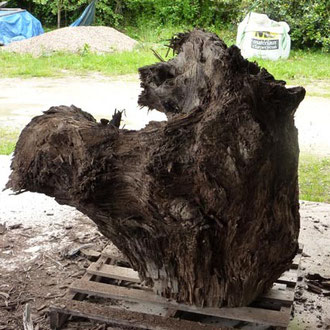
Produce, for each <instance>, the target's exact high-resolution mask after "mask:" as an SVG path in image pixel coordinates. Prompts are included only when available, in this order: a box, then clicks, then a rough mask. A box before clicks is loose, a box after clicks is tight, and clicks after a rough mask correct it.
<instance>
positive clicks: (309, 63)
mask: <svg viewBox="0 0 330 330" xmlns="http://www.w3.org/2000/svg"><path fill="white" fill-rule="evenodd" d="M190 29H192V27H189V26H188V27H166V28H164V27H153V28H151V27H142V28H134V27H127V28H125V31H123V32H124V33H126V34H128V35H129V36H131V37H132V38H135V39H136V40H138V41H139V43H140V44H139V46H138V47H137V48H136V49H135V50H134V51H132V52H121V53H112V54H104V55H101V54H94V53H91V52H89V50H88V46H86V47H85V49H82V50H81V52H80V53H79V54H70V53H54V54H51V55H49V54H48V55H46V54H45V55H43V56H40V57H37V58H35V57H33V56H31V55H26V54H25V55H21V54H12V53H7V52H1V51H0V66H1V69H0V73H1V76H2V77H22V78H30V77H59V76H65V75H87V74H89V73H91V72H93V73H95V72H97V73H100V74H103V75H106V76H114V75H125V74H132V73H137V70H138V68H139V67H141V66H144V65H148V64H152V63H155V62H157V61H158V60H157V59H156V58H155V56H154V55H153V53H152V51H151V48H152V49H155V50H157V52H158V53H160V55H161V56H162V57H163V58H164V57H165V54H166V52H167V48H166V45H167V44H168V40H169V39H170V38H171V36H173V34H175V33H178V32H182V31H187V30H190ZM210 30H211V31H212V32H215V33H217V34H218V35H219V36H220V37H221V38H222V39H223V40H224V41H225V42H226V43H227V44H228V45H232V44H234V42H235V33H236V30H235V29H234V28H232V29H227V30H224V31H220V30H219V29H215V28H210ZM169 58H170V57H169ZM255 60H256V61H257V62H258V64H259V65H260V66H262V67H265V68H266V69H267V70H268V71H269V72H270V73H272V74H273V75H274V77H275V78H276V79H282V80H286V81H287V83H288V84H291V85H303V86H306V85H311V86H313V85H314V82H315V81H316V80H317V81H318V83H319V84H321V85H322V86H321V87H320V90H321V91H320V90H314V89H313V88H312V89H311V90H309V89H307V92H308V93H309V95H314V96H324V97H330V92H329V91H328V90H329V89H328V86H329V84H330V79H329V77H330V56H329V54H326V53H322V52H320V51H310V50H306V51H301V50H292V51H291V54H290V57H289V59H288V60H280V61H267V60H262V59H255Z"/></svg>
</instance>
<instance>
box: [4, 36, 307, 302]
mask: <svg viewBox="0 0 330 330" xmlns="http://www.w3.org/2000/svg"><path fill="white" fill-rule="evenodd" d="M171 47H172V48H173V50H174V51H175V53H177V56H176V57H175V58H174V59H172V60H170V61H168V62H161V63H157V64H155V65H152V66H147V67H143V68H141V69H140V76H141V81H142V87H143V92H142V94H141V96H140V98H139V104H140V105H143V106H148V107H149V108H151V109H157V110H159V111H162V112H164V113H165V114H166V115H167V116H168V122H151V123H149V125H148V126H147V127H146V128H144V129H142V130H140V131H128V130H124V129H118V128H117V127H115V126H114V125H112V124H110V123H107V122H106V121H103V123H97V122H96V121H95V119H94V118H93V117H92V116H91V115H89V114H87V113H85V112H83V111H81V110H80V109H78V108H76V107H74V106H71V107H65V106H60V107H52V108H51V109H49V110H48V111H46V112H45V113H44V114H43V115H42V116H39V117H35V118H33V120H32V121H31V122H30V124H29V125H28V126H27V127H26V128H25V129H24V130H23V132H22V134H21V136H20V138H19V141H18V144H17V146H16V150H15V157H14V160H13V163H12V170H13V172H12V174H11V176H10V180H9V182H8V184H7V187H8V188H12V189H13V190H15V191H18V192H21V191H24V190H29V191H35V192H41V193H44V194H47V195H49V196H53V197H55V199H56V200H57V201H58V202H59V203H61V204H68V205H72V206H74V207H76V208H77V209H78V210H80V211H81V212H83V213H84V214H86V215H88V216H89V217H90V218H91V219H92V220H93V221H94V222H95V223H96V224H97V225H98V227H99V229H100V231H101V232H102V233H103V234H104V235H105V236H107V237H108V238H109V239H111V241H112V242H113V243H114V244H115V245H116V246H117V247H118V248H119V249H120V250H121V251H122V252H123V253H124V254H125V255H126V256H127V258H128V259H129V260H130V262H131V264H132V266H133V267H134V269H136V270H137V271H138V272H139V274H140V276H141V278H142V279H143V280H145V281H146V283H147V284H149V285H151V286H153V288H154V290H155V292H157V293H159V294H162V295H164V296H165V297H169V298H174V299H176V300H177V301H180V302H186V303H190V304H196V305H200V306H203V305H204V306H242V305H246V304H249V303H250V302H251V301H253V300H254V299H255V298H256V297H257V296H258V295H259V294H260V293H261V292H263V291H264V290H266V289H268V288H269V287H270V286H271V285H272V283H273V282H274V281H275V280H276V279H277V278H278V277H279V276H280V274H281V273H282V272H283V271H285V270H286V269H287V267H288V266H289V265H290V262H291V260H292V258H293V257H294V255H295V253H296V251H297V247H298V233H299V212H298V209H299V204H298V188H297V187H298V182H297V181H298V178H297V165H298V154H299V149H298V142H297V130H296V128H295V126H294V118H293V116H294V113H295V110H296V108H297V106H298V105H299V103H300V102H301V101H302V99H303V98H304V95H305V90H304V89H303V88H302V87H297V88H288V89H287V88H285V86H284V82H282V81H276V80H275V79H274V78H273V76H272V75H270V74H269V73H268V72H267V71H266V70H261V69H260V68H259V67H258V66H257V65H256V64H254V63H250V62H248V61H247V60H244V59H243V58H242V57H241V55H240V51H239V49H238V48H236V47H235V46H232V47H230V48H227V47H226V45H225V44H224V43H223V42H222V41H221V40H220V39H219V38H218V37H217V36H216V35H214V34H212V33H206V32H203V31H200V30H194V31H192V32H189V33H185V34H179V35H178V36H177V37H176V38H174V39H173V40H172V44H171ZM68 221H70V220H69V219H68Z"/></svg>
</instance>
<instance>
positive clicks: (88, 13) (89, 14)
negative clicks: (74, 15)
mask: <svg viewBox="0 0 330 330" xmlns="http://www.w3.org/2000/svg"><path fill="white" fill-rule="evenodd" d="M96 1H97V0H92V2H91V3H90V4H89V5H88V6H87V7H86V9H85V10H84V12H83V13H82V15H81V16H80V17H79V18H78V19H77V20H76V21H74V22H73V23H72V24H71V25H70V26H88V25H92V24H93V22H94V19H95V5H96Z"/></svg>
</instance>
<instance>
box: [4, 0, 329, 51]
mask: <svg viewBox="0 0 330 330" xmlns="http://www.w3.org/2000/svg"><path fill="white" fill-rule="evenodd" d="M59 1H60V7H61V10H62V12H63V14H62V23H63V25H69V24H70V23H72V22H73V21H74V20H75V19H76V18H77V17H79V15H80V14H81V13H82V11H83V9H84V8H85V7H86V6H87V4H88V3H89V2H90V0H22V1H18V0H10V3H9V5H10V6H13V7H15V6H19V7H22V8H27V9H29V10H30V11H32V13H33V14H34V15H35V16H36V17H38V18H39V19H40V20H41V22H42V24H43V25H44V26H55V25H56V13H57V10H58V2H59ZM251 10H254V11H257V12H262V13H265V14H267V15H268V16H269V17H270V18H272V19H274V20H277V21H285V22H287V23H288V24H289V26H290V28H291V32H290V34H291V39H292V45H293V48H319V49H322V50H323V51H326V52H328V51H329V50H330V38H329V31H330V20H329V17H330V6H329V0H304V1H301V0H262V1H261V0H176V1H172V0H98V2H97V5H96V22H95V24H97V25H105V26H113V27H116V28H118V29H120V30H123V29H125V28H127V27H135V28H139V29H141V28H148V29H151V30H153V29H160V28H163V27H164V26H166V27H168V26H198V27H203V28H207V29H211V30H213V29H217V28H220V29H225V28H228V27H229V26H230V25H233V26H234V27H235V30H236V24H237V23H238V22H240V21H241V20H242V19H243V17H244V16H245V15H246V14H247V13H248V12H249V11H251Z"/></svg>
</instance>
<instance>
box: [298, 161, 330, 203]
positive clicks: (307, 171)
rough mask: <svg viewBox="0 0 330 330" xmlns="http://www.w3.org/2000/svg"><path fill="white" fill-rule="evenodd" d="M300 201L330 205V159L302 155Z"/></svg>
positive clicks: (300, 164)
mask: <svg viewBox="0 0 330 330" xmlns="http://www.w3.org/2000/svg"><path fill="white" fill-rule="evenodd" d="M299 187H300V199H303V200H307V201H314V202H325V203H330V157H318V156H315V155H311V154H302V155H300V163H299Z"/></svg>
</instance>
